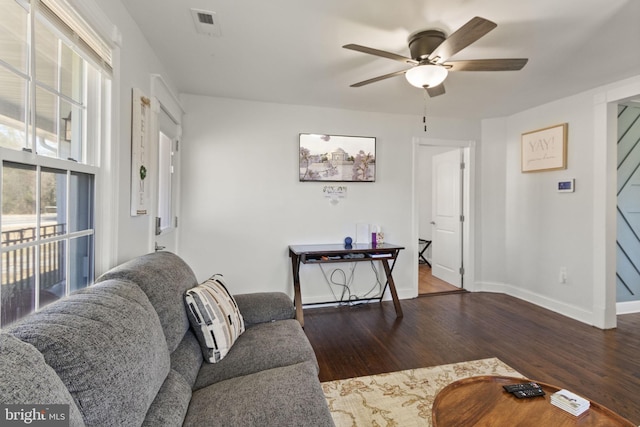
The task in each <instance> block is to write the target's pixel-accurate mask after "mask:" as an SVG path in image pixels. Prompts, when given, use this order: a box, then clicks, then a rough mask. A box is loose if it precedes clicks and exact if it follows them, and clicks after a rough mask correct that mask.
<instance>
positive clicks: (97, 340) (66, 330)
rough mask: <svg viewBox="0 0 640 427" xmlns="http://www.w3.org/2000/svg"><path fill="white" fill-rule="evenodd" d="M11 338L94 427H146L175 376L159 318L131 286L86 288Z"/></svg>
mask: <svg viewBox="0 0 640 427" xmlns="http://www.w3.org/2000/svg"><path fill="white" fill-rule="evenodd" d="M9 332H10V333H11V334H13V335H15V336H17V337H18V338H20V339H21V340H23V341H26V342H29V343H30V344H32V345H33V346H34V347H36V348H37V349H38V350H39V351H40V352H41V353H42V354H43V355H44V358H45V361H46V362H47V364H48V365H49V366H51V367H52V368H53V369H54V370H55V371H56V373H57V374H58V376H59V377H60V379H62V382H63V383H64V384H65V386H66V387H67V389H68V390H69V391H70V393H71V395H72V396H73V398H74V400H75V402H76V405H77V406H78V409H79V410H80V412H81V413H82V415H83V417H84V420H85V423H86V424H87V425H99V426H140V425H141V424H142V422H143V421H144V418H145V414H146V413H147V410H148V409H149V407H150V406H151V403H152V402H153V400H154V399H155V397H156V395H157V393H158V390H160V387H161V386H162V384H163V383H164V381H165V379H166V377H167V375H168V373H169V369H170V368H169V364H170V361H169V352H168V351H167V344H166V341H165V338H164V334H163V331H162V327H161V326H160V320H159V319H158V315H157V314H156V311H155V310H154V308H153V306H152V305H151V303H150V302H149V299H148V298H147V296H146V295H145V293H144V292H143V291H142V290H141V289H140V288H139V287H138V286H137V285H136V284H134V283H131V282H124V281H115V280H110V281H105V282H102V283H100V284H97V285H94V286H91V287H89V288H86V289H82V290H81V291H78V292H76V293H73V294H71V295H70V296H69V297H67V298H63V299H61V300H59V301H57V302H55V303H53V304H51V305H48V306H46V307H44V308H43V309H42V311H39V312H37V313H34V314H33V315H31V316H28V317H26V318H25V319H24V320H23V321H20V322H18V323H17V324H15V326H13V327H12V328H11V329H10V330H9Z"/></svg>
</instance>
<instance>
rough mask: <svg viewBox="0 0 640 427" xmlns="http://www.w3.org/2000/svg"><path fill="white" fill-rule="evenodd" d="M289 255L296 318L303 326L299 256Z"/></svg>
mask: <svg viewBox="0 0 640 427" xmlns="http://www.w3.org/2000/svg"><path fill="white" fill-rule="evenodd" d="M290 255H291V268H292V270H293V294H294V298H293V301H294V304H295V306H296V319H298V322H300V326H302V327H303V328H304V314H303V312H302V294H301V293H300V257H299V256H298V255H296V254H293V253H292V254H290Z"/></svg>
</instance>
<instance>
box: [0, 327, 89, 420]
mask: <svg viewBox="0 0 640 427" xmlns="http://www.w3.org/2000/svg"><path fill="white" fill-rule="evenodd" d="M0 367H1V369H0V403H2V404H3V405H23V406H24V407H25V410H28V407H29V405H68V406H69V413H68V414H67V415H68V416H69V418H68V420H69V424H68V425H69V426H71V427H76V426H79V427H81V426H84V421H83V420H82V415H81V414H80V411H79V410H78V407H77V406H76V404H75V402H74V401H73V398H72V397H71V395H70V394H69V391H68V390H67V388H66V387H65V385H64V384H63V383H62V380H61V379H60V377H58V375H57V374H56V373H55V371H54V370H53V369H51V367H50V366H49V365H47V364H46V363H45V361H44V357H42V354H41V353H40V352H39V351H38V350H37V349H36V348H35V347H33V346H32V345H31V344H27V343H26V342H22V341H20V340H19V339H18V338H16V337H14V336H12V335H9V334H6V333H0ZM3 421H7V420H6V416H5V414H4V413H3V414H0V425H4V424H3Z"/></svg>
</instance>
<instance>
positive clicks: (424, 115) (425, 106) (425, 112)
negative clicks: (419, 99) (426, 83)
mask: <svg viewBox="0 0 640 427" xmlns="http://www.w3.org/2000/svg"><path fill="white" fill-rule="evenodd" d="M423 95H424V112H423V114H422V123H423V125H424V131H425V132H426V131H427V89H426V88H425V90H424V94H423Z"/></svg>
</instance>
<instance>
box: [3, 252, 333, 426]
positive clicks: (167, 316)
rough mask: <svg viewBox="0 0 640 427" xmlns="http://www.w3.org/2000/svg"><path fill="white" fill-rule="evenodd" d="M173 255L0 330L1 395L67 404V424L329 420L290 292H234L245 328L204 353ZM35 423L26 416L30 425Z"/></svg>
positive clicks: (142, 260)
mask: <svg viewBox="0 0 640 427" xmlns="http://www.w3.org/2000/svg"><path fill="white" fill-rule="evenodd" d="M196 285H197V282H196V278H195V275H194V274H193V271H192V270H191V268H190V267H189V266H188V265H187V264H186V263H185V262H184V261H183V260H182V259H181V258H179V257H178V256H176V255H174V254H171V253H168V252H158V253H154V254H149V255H145V256H141V257H139V258H136V259H133V260H131V261H129V262H126V263H125V264H122V265H120V266H118V267H116V268H114V269H112V270H110V271H109V272H107V273H105V274H104V275H102V276H101V277H100V278H99V279H98V280H97V283H96V284H95V285H93V286H91V287H89V288H86V289H83V290H80V291H78V292H75V293H73V294H71V295H70V296H68V297H66V298H64V299H62V300H60V301H57V302H55V303H53V304H50V305H48V306H46V307H45V308H44V309H42V310H41V311H39V312H37V313H34V314H32V315H30V316H28V317H27V318H25V319H22V320H21V321H19V322H18V323H16V324H14V325H12V326H11V327H10V328H9V329H8V330H6V331H2V333H0V403H1V404H5V405H6V404H20V405H27V406H28V405H38V404H45V405H53V404H65V405H69V415H68V416H69V420H70V425H72V426H83V425H86V426H118V427H121V426H180V425H184V426H331V425H333V421H332V419H331V414H330V412H329V410H328V407H327V403H326V400H325V398H324V394H323V392H322V388H321V386H320V382H319V381H318V364H317V361H316V358H315V354H314V352H313V349H312V348H311V345H310V343H309V341H308V340H307V338H306V336H305V334H304V332H303V330H302V328H301V327H300V325H299V323H298V322H297V321H296V320H295V319H294V307H293V304H292V302H291V299H290V298H289V297H288V296H287V295H285V294H281V293H257V294H244V295H235V299H236V302H237V305H238V307H239V308H240V312H241V314H242V315H243V317H244V321H245V325H246V331H245V332H244V333H243V334H242V335H240V337H239V338H238V340H237V341H236V342H235V344H234V345H233V347H232V348H231V350H230V351H229V353H228V354H227V356H226V357H225V358H224V359H222V360H221V361H220V362H218V363H214V364H210V363H206V362H203V356H202V351H201V349H200V346H199V343H198V341H197V339H196V337H195V335H194V334H193V332H192V329H191V327H190V325H189V321H188V318H187V314H186V310H185V306H184V300H183V296H184V292H185V291H186V290H187V289H190V288H192V287H194V286H196ZM34 425H35V424H34Z"/></svg>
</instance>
